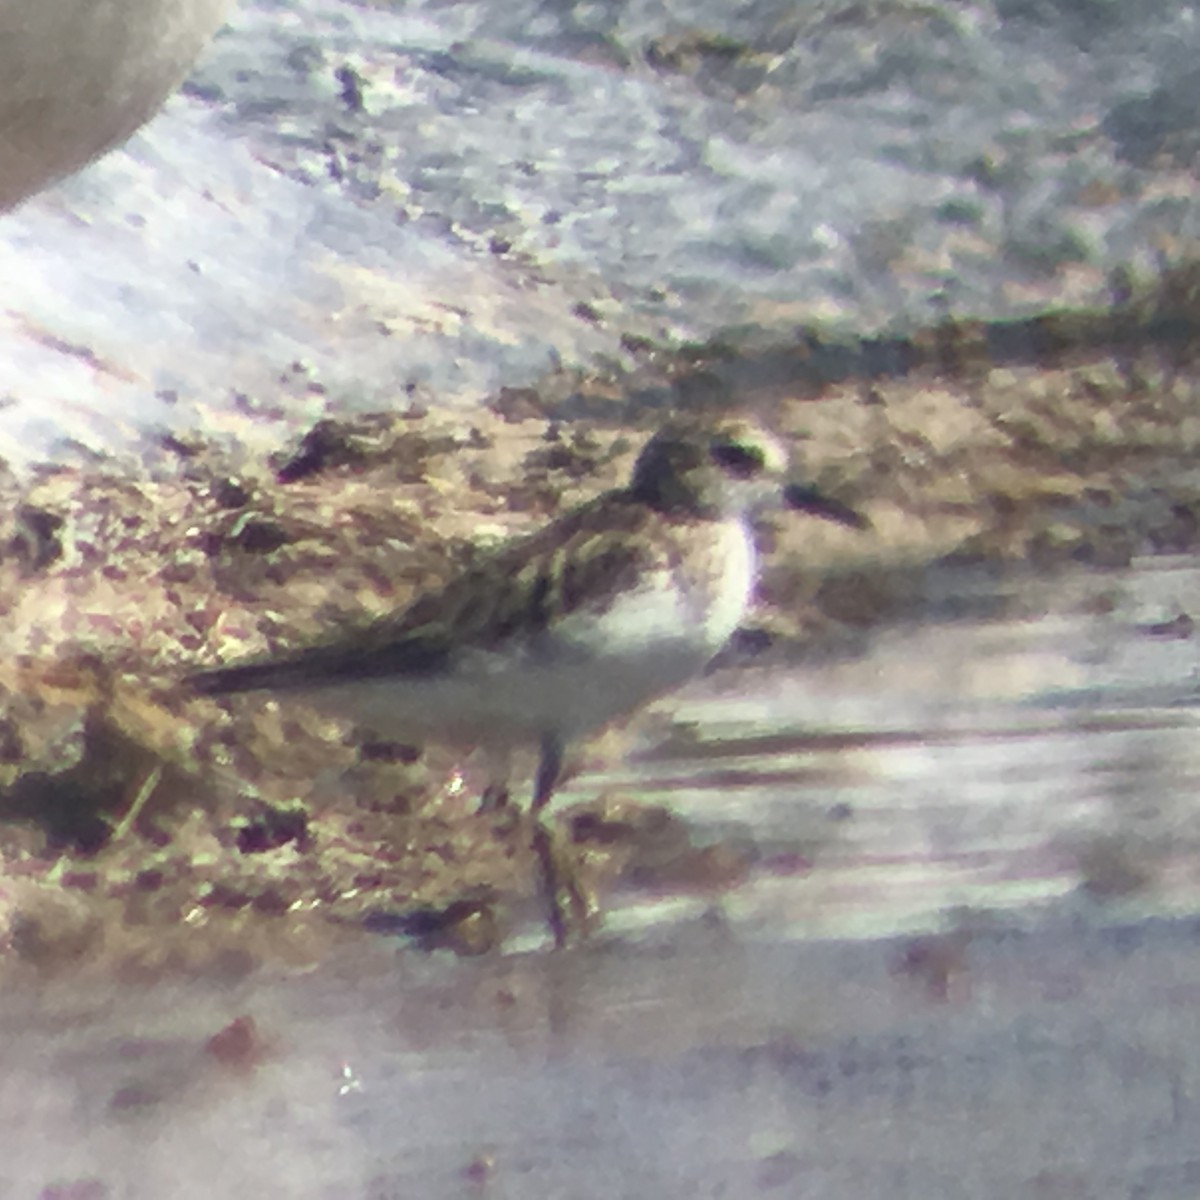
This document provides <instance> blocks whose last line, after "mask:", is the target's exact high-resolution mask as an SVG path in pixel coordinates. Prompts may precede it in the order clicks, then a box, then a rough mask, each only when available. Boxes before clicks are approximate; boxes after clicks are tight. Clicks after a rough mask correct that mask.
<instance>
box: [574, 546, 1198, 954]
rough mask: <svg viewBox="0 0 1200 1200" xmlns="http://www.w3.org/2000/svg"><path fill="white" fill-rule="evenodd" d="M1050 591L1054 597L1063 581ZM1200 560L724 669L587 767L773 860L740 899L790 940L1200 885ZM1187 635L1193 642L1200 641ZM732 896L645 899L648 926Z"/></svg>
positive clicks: (1151, 895)
mask: <svg viewBox="0 0 1200 1200" xmlns="http://www.w3.org/2000/svg"><path fill="white" fill-rule="evenodd" d="M1039 590H1040V589H1039ZM1193 595H1200V572H1198V570H1197V567H1196V565H1195V563H1194V562H1192V561H1191V560H1186V561H1176V560H1167V559H1162V560H1154V561H1151V562H1148V563H1146V564H1144V565H1143V566H1142V567H1141V569H1139V570H1137V571H1133V572H1129V573H1120V574H1113V575H1108V576H1096V575H1094V574H1091V575H1081V576H1079V577H1077V578H1074V579H1067V580H1060V581H1058V584H1057V585H1056V588H1055V591H1054V592H1053V594H1051V595H1049V596H1046V597H1044V599H1046V600H1047V601H1050V602H1052V603H1053V606H1054V607H1053V608H1050V609H1049V610H1047V609H1043V610H1042V611H1041V612H1040V613H1034V614H1031V615H1025V614H1026V613H1027V612H1028V602H1029V600H1030V597H1026V598H1025V602H1024V604H1023V606H1022V607H1023V610H1024V611H1022V612H1020V613H1019V615H1017V616H1016V617H1007V618H999V617H995V616H992V617H990V618H986V619H963V620H959V621H956V622H953V623H941V624H937V625H924V626H922V625H913V626H911V627H908V628H900V629H890V630H887V631H885V632H883V633H881V634H879V635H878V637H876V638H875V640H874V641H873V643H872V645H871V646H870V648H869V650H868V652H867V653H866V654H865V655H864V656H862V657H861V658H857V659H855V660H853V661H843V662H833V663H824V664H820V665H815V666H814V665H808V666H805V667H803V668H800V669H791V670H774V671H748V672H741V673H732V672H730V673H725V674H724V675H721V674H718V675H715V676H713V677H711V678H710V679H709V680H706V681H704V682H703V683H702V684H700V685H697V686H696V687H694V688H693V689H691V690H690V691H689V692H688V693H686V694H684V695H683V696H682V697H679V698H677V699H675V700H672V702H671V712H672V714H673V718H674V720H675V722H676V725H675V730H674V732H673V733H672V734H669V735H668V736H667V737H666V739H665V740H663V741H661V742H660V743H658V744H657V745H654V746H651V747H649V748H647V749H646V750H645V751H644V752H642V753H641V754H635V755H633V756H631V759H630V761H628V762H626V763H625V764H623V765H622V766H621V767H620V768H619V769H616V770H613V771H611V772H609V773H608V774H606V775H603V776H600V777H597V776H595V775H588V776H586V777H583V778H580V779H579V780H577V781H576V782H575V787H574V792H575V797H574V798H582V796H583V795H584V794H585V793H586V792H587V791H589V790H591V791H595V790H596V789H598V788H599V789H609V788H611V789H615V790H617V791H620V792H628V793H630V794H632V795H635V796H637V797H638V798H639V799H642V800H646V801H661V802H668V803H669V804H670V806H671V808H672V809H673V810H675V811H677V812H678V813H680V815H681V816H682V817H683V818H684V820H685V821H686V822H687V823H688V825H689V826H690V827H691V828H692V829H693V830H695V831H696V837H697V840H699V841H701V842H704V841H706V840H719V839H721V838H734V839H742V840H745V839H749V840H751V841H752V842H753V844H754V846H755V849H756V854H757V855H758V858H759V861H758V866H757V868H756V869H755V870H753V871H752V872H751V873H750V875H749V878H748V879H747V881H746V882H745V883H744V884H742V885H741V886H740V887H738V888H736V889H734V890H733V891H731V892H730V893H729V894H727V895H726V896H724V897H723V898H722V900H721V901H720V910H721V913H722V915H723V916H724V918H725V919H727V920H729V921H731V922H733V924H734V925H735V926H736V927H737V928H739V929H740V930H743V931H751V930H758V931H759V932H760V933H762V934H764V935H766V936H769V937H772V938H778V937H829V936H859V935H863V936H880V935H886V934H890V933H895V932H898V931H901V930H905V929H914V928H922V927H930V926H936V925H937V924H939V923H940V922H941V921H942V920H943V919H944V916H945V914H946V913H947V911H948V910H955V909H958V910H962V909H980V908H985V909H990V908H997V907H999V908H1005V909H1011V908H1014V907H1019V906H1024V905H1036V904H1042V903H1045V902H1046V901H1049V900H1052V899H1054V898H1055V897H1061V896H1064V895H1068V894H1071V893H1075V892H1077V891H1078V890H1079V889H1080V885H1081V883H1082V884H1084V885H1085V891H1086V892H1087V894H1089V895H1091V896H1093V897H1097V898H1104V899H1107V900H1110V901H1111V900H1112V899H1113V898H1114V897H1116V896H1118V895H1119V896H1123V897H1126V898H1127V899H1128V900H1130V901H1134V900H1136V902H1137V903H1138V905H1139V911H1144V910H1145V909H1146V908H1150V909H1168V910H1177V909H1179V908H1180V907H1183V908H1190V907H1192V906H1195V905H1196V903H1197V900H1198V899H1200V890H1198V888H1197V883H1198V882H1200V880H1198V878H1197V872H1196V870H1195V869H1194V868H1193V863H1195V862H1197V861H1198V860H1197V851H1198V850H1200V813H1198V806H1197V803H1196V800H1195V796H1196V791H1197V789H1196V782H1197V776H1198V773H1200V755H1198V754H1197V749H1196V747H1197V741H1196V727H1197V724H1198V719H1197V712H1196V710H1195V708H1194V706H1193V703H1192V702H1193V700H1194V699H1195V697H1196V694H1197V692H1196V687H1197V685H1196V674H1197V663H1198V654H1200V651H1198V649H1197V646H1196V644H1195V643H1194V642H1193V641H1192V640H1191V638H1190V632H1191V631H1190V624H1189V620H1188V619H1187V617H1186V614H1187V603H1188V599H1189V597H1191V596H1193ZM1181 635H1182V636H1181ZM711 904H712V898H711V897H705V898H702V899H694V900H693V901H691V902H690V903H689V902H686V901H683V900H681V898H679V897H668V898H665V899H664V898H663V897H659V903H657V904H653V903H650V902H649V901H648V900H647V898H646V897H644V896H643V897H638V896H637V895H627V896H625V897H623V898H617V899H615V900H614V901H613V908H611V909H610V911H609V915H608V919H607V922H606V927H607V928H608V929H610V930H616V929H625V930H627V931H628V930H631V929H633V928H634V927H637V926H644V925H645V924H646V923H647V922H653V921H656V920H661V919H664V918H666V917H667V916H668V915H669V914H672V913H674V914H680V915H683V914H686V913H689V912H693V911H695V909H696V908H697V907H698V906H706V905H711Z"/></svg>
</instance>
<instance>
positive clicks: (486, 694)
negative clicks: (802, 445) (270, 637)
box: [306, 522, 755, 745]
mask: <svg viewBox="0 0 1200 1200" xmlns="http://www.w3.org/2000/svg"><path fill="white" fill-rule="evenodd" d="M722 537H723V542H722V544H721V545H720V546H719V556H718V557H719V562H720V565H721V570H720V571H719V572H713V573H712V574H711V575H710V576H709V577H707V578H705V579H703V580H702V583H703V586H701V585H700V584H697V585H695V586H691V585H689V583H688V581H687V580H686V579H682V578H672V579H669V580H668V579H667V578H665V577H660V578H657V579H652V580H648V581H647V583H646V585H645V586H643V587H641V588H639V589H637V590H636V591H633V592H630V593H628V594H627V595H625V596H624V597H622V598H620V599H619V600H617V601H616V602H615V603H614V604H613V605H612V606H611V607H610V608H609V609H608V610H607V611H606V612H604V613H599V614H597V613H595V612H591V613H588V612H579V613H575V614H573V615H571V616H569V617H567V618H565V619H564V620H563V621H562V622H561V624H559V625H558V626H555V627H554V628H552V629H551V630H550V631H548V632H547V633H546V634H545V635H543V636H542V638H541V639H540V640H539V641H538V642H537V643H536V644H531V645H529V646H514V647H510V648H509V649H508V650H507V651H505V652H500V651H482V650H474V651H470V652H466V653H464V654H462V655H461V656H460V657H459V658H458V660H457V661H456V662H455V663H454V665H453V667H452V669H451V670H450V671H449V672H448V673H447V674H446V675H445V676H441V677H434V678H428V679H418V680H413V679H403V678H396V679H380V680H358V681H356V682H355V683H353V684H352V685H349V686H346V687H337V686H334V687H323V688H320V689H317V690H314V691H313V692H310V693H307V694H306V699H308V700H310V701H311V702H312V703H314V704H318V705H319V706H320V707H322V708H323V709H325V710H327V711H329V712H331V713H335V714H337V715H340V716H343V717H347V718H350V719H352V720H355V721H358V722H360V723H361V724H363V725H366V726H368V727H369V728H372V729H374V730H375V731H377V732H378V733H380V734H383V735H385V736H389V737H395V738H396V739H398V740H401V741H405V740H407V741H416V742H419V741H425V740H435V741H436V740H444V741H459V742H465V743H471V744H485V745H486V744H500V745H504V744H519V743H522V742H528V741H536V740H538V739H539V738H541V737H542V736H544V735H545V734H547V733H552V734H556V735H558V736H559V737H560V738H562V739H563V740H564V741H569V740H571V739H572V738H574V737H576V736H578V735H580V734H583V733H587V732H588V731H590V730H593V729H596V728H599V727H600V726H602V725H605V724H607V723H609V722H610V721H613V720H615V719H616V718H618V717H621V716H623V715H625V714H627V713H630V712H632V711H633V710H635V709H637V708H638V707H640V706H641V705H642V704H644V703H646V702H647V701H648V700H651V699H653V698H654V697H655V696H658V695H661V694H662V693H664V692H669V691H671V690H672V689H674V688H676V687H679V686H680V685H681V684H683V683H685V682H686V681H687V680H688V679H690V678H691V677H692V676H693V675H696V674H697V673H698V672H700V671H701V670H703V668H704V666H705V664H706V663H707V662H708V661H709V660H710V659H711V658H712V656H713V655H714V654H715V653H716V652H717V651H718V650H719V649H720V648H721V647H722V646H723V645H724V644H725V642H726V641H727V640H728V638H729V636H730V634H731V633H732V632H733V631H734V629H735V628H736V627H737V625H738V623H739V622H740V621H741V619H742V617H743V616H744V615H745V612H746V609H747V607H748V605H749V602H750V597H751V591H752V588H753V584H754V565H755V564H754V549H753V544H752V542H751V540H750V537H749V533H748V531H747V530H746V529H745V528H744V526H742V525H741V524H740V523H736V524H735V523H733V522H730V525H729V527H728V532H724V531H723V533H722Z"/></svg>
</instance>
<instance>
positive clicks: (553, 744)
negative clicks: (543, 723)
mask: <svg viewBox="0 0 1200 1200" xmlns="http://www.w3.org/2000/svg"><path fill="white" fill-rule="evenodd" d="M541 750H542V756H541V758H540V759H539V760H538V768H537V775H536V776H535V777H534V781H533V809H532V811H533V815H534V816H535V817H540V815H541V812H542V809H543V808H545V807H546V804H547V803H548V801H549V800H550V797H551V796H553V795H554V785H555V784H556V783H557V782H558V777H559V775H560V774H561V773H562V760H563V744H562V739H561V738H560V737H559V736H558V735H557V734H553V733H547V734H546V735H545V736H544V737H543V738H542V746H541Z"/></svg>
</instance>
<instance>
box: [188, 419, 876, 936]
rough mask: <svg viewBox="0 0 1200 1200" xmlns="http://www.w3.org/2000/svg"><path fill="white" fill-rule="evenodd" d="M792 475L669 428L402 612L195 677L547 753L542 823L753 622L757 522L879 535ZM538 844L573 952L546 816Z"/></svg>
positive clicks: (412, 734) (754, 445)
mask: <svg viewBox="0 0 1200 1200" xmlns="http://www.w3.org/2000/svg"><path fill="white" fill-rule="evenodd" d="M786 470H787V456H786V454H785V453H784V450H783V448H782V446H781V445H780V444H779V442H778V441H777V440H776V439H775V438H774V437H773V436H772V435H770V434H769V433H767V432H766V431H765V430H764V429H763V428H762V427H761V426H760V425H758V424H757V423H755V422H753V421H749V420H745V419H740V418H737V419H723V420H717V421H712V422H705V423H699V422H687V421H680V422H671V423H670V424H668V425H666V426H665V427H664V428H662V429H661V430H660V431H659V432H658V433H656V434H655V435H654V436H653V437H652V438H651V439H650V440H649V442H647V443H646V445H645V447H644V448H643V449H642V452H641V454H640V455H639V456H638V459H637V462H636V464H635V466H634V469H633V477H632V479H631V480H630V482H629V484H628V486H626V487H623V488H618V489H616V490H613V491H610V492H606V493H604V494H603V495H600V496H598V497H597V498H596V499H594V500H592V501H590V502H588V503H585V504H583V505H581V506H580V507H578V508H576V509H574V510H572V511H570V512H568V513H566V514H564V515H563V516H561V517H559V518H558V519H557V520H555V521H552V522H551V523H550V524H549V525H546V526H545V527H544V528H542V529H540V530H537V531H536V532H534V533H533V534H531V535H528V536H525V537H520V538H517V539H515V540H513V541H511V542H509V543H507V544H505V545H504V546H502V547H500V548H499V550H497V551H496V552H494V553H492V554H490V555H488V556H487V557H485V558H484V559H483V560H482V561H480V562H479V563H477V564H476V565H474V566H472V567H470V568H469V569H468V570H466V571H465V572H463V573H462V574H460V575H458V576H457V577H455V578H453V579H451V580H450V581H449V582H448V583H447V584H446V585H445V586H443V587H442V588H440V589H436V590H434V591H431V592H428V593H426V594H424V595H422V596H420V597H418V598H417V600H416V601H415V602H413V603H412V604H410V605H409V606H408V607H406V608H404V609H402V610H401V611H400V612H399V613H397V614H395V615H393V616H389V617H385V618H383V619H381V620H379V621H377V622H376V623H374V624H373V625H370V626H368V627H367V628H366V629H363V630H359V631H356V632H354V633H351V634H346V635H343V636H341V637H339V638H336V639H333V640H329V641H326V642H324V643H321V644H318V645H315V646H311V647H308V648H306V649H302V650H299V651H297V652H295V653H292V654H289V655H286V656H284V657H280V658H274V659H268V660H265V661H256V662H249V663H243V664H235V665H233V666H228V667H220V668H217V669H216V670H208V671H202V672H199V673H197V674H194V675H192V676H191V677H190V680H189V682H190V683H191V685H192V686H193V687H194V688H195V689H197V690H198V691H201V692H204V693H207V694H210V695H222V694H226V693H232V692H246V691H257V690H270V691H273V692H287V693H290V694H293V695H296V696H298V697H302V698H303V699H304V700H306V701H308V702H310V703H312V704H314V705H317V706H319V707H321V708H323V709H324V710H326V711H329V712H331V713H334V714H337V715H339V716H342V717H347V718H350V719H353V720H355V721H358V722H360V723H362V724H364V725H366V726H368V727H369V728H371V729H372V730H373V731H375V732H378V733H380V734H383V735H385V736H390V737H395V738H396V739H397V740H401V741H405V742H420V741H423V740H433V741H442V742H448V743H451V744H469V745H472V746H477V747H484V748H486V749H488V750H489V751H490V756H491V758H492V759H493V761H494V762H496V763H507V758H508V752H509V751H510V750H511V749H512V748H514V747H515V746H518V745H521V744H535V745H537V746H538V747H539V748H540V760H539V763H538V767H537V771H536V775H535V778H534V786H533V804H532V810H533V813H534V815H535V817H536V816H537V815H538V814H540V813H541V811H542V810H543V809H544V807H545V805H546V804H547V802H548V801H549V800H550V797H551V795H552V794H553V791H554V786H555V782H556V781H557V779H558V776H559V773H560V770H561V767H562V759H563V751H564V747H565V746H566V745H567V744H568V743H569V742H571V741H572V740H574V739H576V738H578V737H580V736H581V735H583V734H586V733H588V732H590V731H593V730H596V729H599V728H600V727H602V726H604V725H607V724H609V723H610V722H612V721H614V720H616V719H617V718H618V717H621V716H624V715H626V714H628V713H630V712H632V711H633V710H634V709H636V708H638V707H640V706H641V705H642V704H644V703H645V702H647V701H648V700H650V699H652V698H654V697H655V696H658V695H661V694H662V693H664V692H668V691H671V690H672V689H674V688H676V687H678V686H680V685H681V684H682V683H684V682H685V681H687V680H688V679H690V678H691V677H692V676H694V675H696V674H697V673H699V672H700V671H701V670H702V669H703V668H704V666H705V665H706V664H707V663H708V662H709V660H710V659H711V658H712V657H713V656H714V655H715V654H716V652H717V651H718V650H720V649H721V647H722V646H723V645H724V644H725V642H726V641H727V640H728V638H729V636H730V635H731V634H732V633H733V631H734V630H735V629H736V628H737V626H738V624H739V623H740V622H741V620H742V618H743V617H744V616H745V614H746V611H747V609H748V608H749V606H750V603H751V600H752V594H753V590H754V584H755V579H756V556H755V549H754V542H753V537H752V534H751V530H750V527H749V524H748V517H749V516H750V514H751V513H753V512H754V511H755V510H756V509H757V508H759V507H761V506H762V505H763V504H764V503H769V502H770V501H771V500H772V499H773V498H781V499H782V501H783V502H784V503H786V504H788V505H789V506H790V507H792V508H796V509H801V510H804V511H808V512H811V513H813V514H815V515H818V516H823V517H826V518H830V519H833V520H836V521H839V522H841V523H843V524H847V525H851V526H862V525H863V524H865V522H864V520H863V518H862V517H861V516H860V515H859V514H858V513H856V512H855V511H854V510H852V509H850V508H848V507H847V506H845V505H842V504H840V503H839V502H837V501H834V500H832V499H829V498H827V497H825V496H823V495H822V494H821V493H819V492H818V491H817V490H816V489H814V488H811V487H804V486H800V485H799V484H795V483H791V484H789V483H788V481H787V477H786ZM504 782H505V781H504V780H501V779H497V780H496V781H495V784H496V785H497V786H499V787H503V786H504ZM535 846H536V848H537V849H538V852H539V858H541V860H542V863H543V871H544V874H545V875H546V877H547V878H546V879H545V884H546V887H547V889H548V891H549V892H550V902H551V926H552V928H553V930H554V934H555V940H556V941H557V942H558V943H560V944H561V942H562V941H563V940H564V938H565V936H566V926H565V921H564V918H563V915H562V913H561V912H560V911H559V910H558V902H557V893H558V884H557V882H556V880H555V879H554V878H552V876H553V875H554V870H553V863H552V855H551V851H550V842H549V836H548V834H547V833H546V832H545V830H544V829H543V827H542V826H541V823H540V822H538V823H536V824H535Z"/></svg>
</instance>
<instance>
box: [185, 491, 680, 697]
mask: <svg viewBox="0 0 1200 1200" xmlns="http://www.w3.org/2000/svg"><path fill="white" fill-rule="evenodd" d="M657 519H658V518H657V517H656V516H655V514H653V513H650V512H648V510H646V509H645V508H644V507H643V506H642V505H640V504H636V503H633V502H632V501H630V500H628V499H627V498H626V497H624V496H623V494H620V493H618V494H615V495H609V496H604V497H601V498H600V499H599V500H597V501H594V502H593V503H591V504H587V505H584V506H583V507H582V508H578V509H576V510H575V511H574V512H572V513H569V514H567V515H566V516H565V517H563V518H561V519H560V520H559V521H556V522H554V523H553V524H552V525H549V526H547V527H546V528H545V529H542V530H539V531H538V532H537V533H535V534H533V535H532V536H531V537H528V538H525V539H524V540H519V541H517V542H515V543H513V544H511V545H508V546H505V547H504V548H502V549H501V550H500V551H499V552H497V553H496V554H494V555H492V556H490V557H488V558H486V559H484V560H483V561H482V562H480V563H479V564H478V565H476V566H474V567H472V568H470V569H469V570H467V571H466V572H464V573H463V574H461V575H458V576H456V577H455V578H454V579H452V580H451V581H450V582H449V583H448V584H446V586H445V587H443V588H442V589H440V590H437V591H433V592H429V593H426V594H425V595H423V596H420V597H419V598H418V599H417V600H416V601H415V602H414V603H413V604H412V605H410V606H409V607H408V608H407V609H405V610H404V611H403V612H401V613H400V614H398V615H397V616H395V617H387V618H384V619H383V620H381V621H378V622H376V623H375V624H374V625H371V626H368V627H367V628H366V629H363V630H361V631H358V632H357V633H355V634H354V635H352V636H350V637H344V638H343V639H341V640H338V641H332V642H329V643H325V644H320V645H316V646H312V647H309V648H308V649H304V650H300V651H297V652H296V653H295V654H291V655H288V656H286V657H283V658H278V659H272V660H269V661H265V662H252V663H244V664H241V665H235V666H231V667H222V668H218V669H217V670H214V671H204V672H200V673H199V674H196V675H192V676H190V678H189V682H190V683H191V684H192V686H194V687H195V688H196V689H197V690H199V691H202V692H206V693H209V694H214V695H215V694H222V693H226V692H242V691H251V690H254V689H257V688H298V687H303V688H310V687H320V686H322V685H330V684H335V683H337V684H343V683H349V682H353V681H354V680H357V679H376V678H379V677H380V676H387V675H396V676H409V677H410V678H411V677H420V676H425V675H430V674H434V673H436V672H438V671H440V670H442V669H444V668H445V667H446V666H447V665H448V664H449V663H450V660H451V658H452V656H453V655H454V654H455V653H457V652H458V651H461V650H463V649H466V648H480V649H490V648H492V647H495V646H497V645H500V644H501V643H503V642H505V641H507V640H508V639H510V638H518V639H520V638H525V637H534V636H536V635H537V634H538V632H540V631H541V630H543V629H545V628H546V626H547V625H548V624H549V623H550V622H551V621H552V620H553V619H554V618H555V617H556V616H560V615H566V614H569V613H572V612H576V611H578V610H580V609H583V608H587V607H596V608H603V607H604V606H605V605H606V604H607V603H608V602H609V601H610V600H611V599H612V598H613V596H615V595H616V594H618V593H619V592H621V591H622V590H624V589H626V588H628V587H630V586H632V585H633V584H634V583H635V582H636V580H637V578H638V576H639V574H641V573H642V572H643V571H645V570H647V569H649V568H651V567H653V566H655V565H661V564H662V563H663V557H664V550H663V546H662V544H661V543H660V542H659V540H658V539H657V538H656V537H655V536H654V533H655V529H654V527H653V526H654V521H655V520H657Z"/></svg>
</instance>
